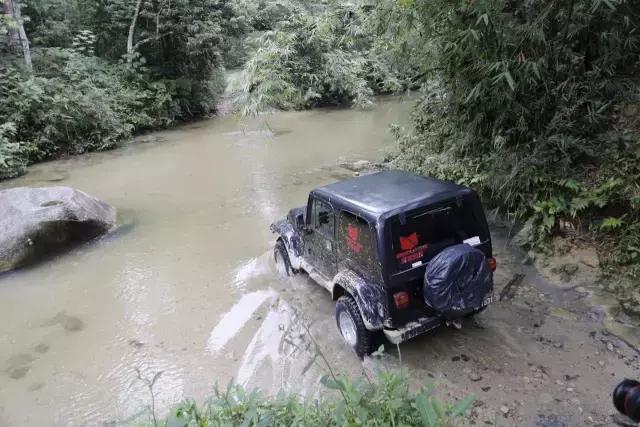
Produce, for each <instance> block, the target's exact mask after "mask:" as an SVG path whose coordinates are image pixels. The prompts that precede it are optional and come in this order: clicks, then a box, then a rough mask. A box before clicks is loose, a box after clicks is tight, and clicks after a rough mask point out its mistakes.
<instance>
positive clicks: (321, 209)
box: [311, 199, 334, 239]
mask: <svg viewBox="0 0 640 427" xmlns="http://www.w3.org/2000/svg"><path fill="white" fill-rule="evenodd" d="M311 215H312V216H313V228H314V229H315V230H316V231H318V232H319V233H320V234H323V235H325V236H327V237H330V238H331V239H333V227H334V216H333V209H331V206H329V205H328V204H327V203H325V202H323V201H322V200H318V199H315V200H314V201H313V207H312V211H311Z"/></svg>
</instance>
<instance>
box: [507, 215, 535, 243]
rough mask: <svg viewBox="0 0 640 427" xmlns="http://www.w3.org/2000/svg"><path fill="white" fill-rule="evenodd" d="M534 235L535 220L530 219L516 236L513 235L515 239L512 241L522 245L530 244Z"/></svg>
mask: <svg viewBox="0 0 640 427" xmlns="http://www.w3.org/2000/svg"><path fill="white" fill-rule="evenodd" d="M532 237H533V220H529V221H527V222H525V223H524V226H523V227H522V228H521V229H520V231H519V232H518V233H517V234H516V235H515V236H513V239H511V243H512V244H514V245H516V246H520V247H525V246H529V245H530V244H531V239H532Z"/></svg>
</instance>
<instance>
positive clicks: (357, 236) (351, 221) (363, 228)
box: [338, 211, 380, 277]
mask: <svg viewBox="0 0 640 427" xmlns="http://www.w3.org/2000/svg"><path fill="white" fill-rule="evenodd" d="M338 244H339V247H340V251H341V252H342V255H343V256H344V257H346V258H350V259H352V260H353V261H355V264H356V265H357V266H358V267H361V270H362V271H361V272H360V273H361V274H363V275H365V276H367V277H376V275H377V272H378V271H379V270H380V263H379V262H378V257H377V256H376V246H375V237H374V234H373V229H372V228H371V227H369V223H367V221H365V220H364V219H362V218H360V217H358V216H356V215H353V214H351V213H349V212H345V211H342V212H340V225H339V227H338Z"/></svg>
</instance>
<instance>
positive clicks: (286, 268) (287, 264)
mask: <svg viewBox="0 0 640 427" xmlns="http://www.w3.org/2000/svg"><path fill="white" fill-rule="evenodd" d="M273 260H274V261H275V263H276V270H277V271H278V273H280V274H281V275H283V276H291V274H292V273H293V272H294V271H293V269H292V268H291V261H290V260H289V253H288V252H287V248H286V247H285V246H284V243H283V242H282V240H278V241H277V242H276V245H275V247H274V248H273Z"/></svg>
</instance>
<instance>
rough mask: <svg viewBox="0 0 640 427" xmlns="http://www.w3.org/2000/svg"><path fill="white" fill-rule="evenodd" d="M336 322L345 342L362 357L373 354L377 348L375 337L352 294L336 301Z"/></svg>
mask: <svg viewBox="0 0 640 427" xmlns="http://www.w3.org/2000/svg"><path fill="white" fill-rule="evenodd" d="M336 324H337V325H338V331H340V335H342V338H343V339H344V341H345V343H347V345H348V346H349V347H351V348H352V349H353V351H355V352H356V354H357V355H358V357H359V358H360V359H362V358H364V356H366V355H368V354H371V353H372V352H373V351H374V350H375V348H374V346H375V339H374V338H375V337H374V334H373V333H372V332H371V331H368V330H367V328H365V326H364V321H363V320H362V316H361V315H360V309H359V308H358V304H356V302H355V300H354V299H353V298H352V297H350V296H342V297H340V298H339V299H338V302H337V303H336Z"/></svg>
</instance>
